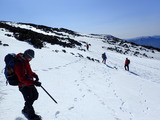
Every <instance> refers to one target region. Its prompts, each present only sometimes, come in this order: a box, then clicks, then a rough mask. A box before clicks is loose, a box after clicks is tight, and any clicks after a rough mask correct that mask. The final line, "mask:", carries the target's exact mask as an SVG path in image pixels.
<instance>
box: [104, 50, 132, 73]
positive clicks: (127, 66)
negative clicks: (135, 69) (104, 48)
mask: <svg viewBox="0 0 160 120" xmlns="http://www.w3.org/2000/svg"><path fill="white" fill-rule="evenodd" d="M106 60H107V56H106V53H105V52H104V53H103V54H102V63H104V64H106ZM129 64H130V60H129V59H128V58H126V60H125V62H124V68H125V70H127V71H129Z"/></svg>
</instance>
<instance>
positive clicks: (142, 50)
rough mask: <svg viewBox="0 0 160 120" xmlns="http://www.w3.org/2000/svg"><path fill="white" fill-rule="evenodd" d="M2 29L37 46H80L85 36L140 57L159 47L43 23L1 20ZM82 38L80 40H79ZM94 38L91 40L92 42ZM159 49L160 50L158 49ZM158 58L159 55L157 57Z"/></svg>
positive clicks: (105, 45)
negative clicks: (52, 26)
mask: <svg viewBox="0 0 160 120" xmlns="http://www.w3.org/2000/svg"><path fill="white" fill-rule="evenodd" d="M0 28H1V30H3V29H4V30H6V31H10V33H8V34H6V35H8V36H9V37H14V38H16V39H17V40H20V41H26V42H28V43H30V44H32V45H33V46H34V47H36V48H42V47H45V43H46V42H48V43H51V44H52V45H54V44H58V45H61V46H63V47H71V48H73V47H77V48H78V47H79V46H85V45H86V42H85V41H83V39H85V38H94V40H101V41H102V42H103V43H105V44H103V46H102V48H103V49H104V50H109V51H114V52H118V53H121V54H126V55H127V54H129V55H134V56H139V57H149V58H155V56H157V55H155V54H156V53H157V52H158V51H159V49H154V48H147V47H143V46H140V45H136V44H133V43H129V42H127V41H124V40H122V39H119V38H116V37H114V36H112V35H104V34H90V35H87V34H80V33H77V32H74V31H72V30H68V29H64V28H51V27H47V26H43V25H35V24H26V23H14V22H3V21H2V22H0ZM79 39H80V40H79ZM92 42H93V40H91V41H89V42H88V43H89V44H92ZM157 50H158V51H157ZM156 58H157V57H156Z"/></svg>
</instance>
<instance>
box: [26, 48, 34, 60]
mask: <svg viewBox="0 0 160 120" xmlns="http://www.w3.org/2000/svg"><path fill="white" fill-rule="evenodd" d="M24 56H25V57H26V58H30V59H32V58H34V51H33V50H31V49H28V50H26V51H25V52H24Z"/></svg>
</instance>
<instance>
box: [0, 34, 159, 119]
mask: <svg viewBox="0 0 160 120" xmlns="http://www.w3.org/2000/svg"><path fill="white" fill-rule="evenodd" d="M3 32H4V31H3ZM3 32H2V31H1V32H0V40H1V41H2V43H7V44H9V47H4V46H2V45H0V63H1V64H0V69H1V72H0V120H26V118H25V117H24V116H23V115H22V114H21V110H22V108H23V105H24V100H23V97H22V95H21V93H20V92H19V90H18V87H14V86H9V85H8V86H6V84H5V81H6V80H5V77H4V74H3V68H4V66H5V64H4V56H5V55H6V54H8V53H19V52H24V51H25V50H26V49H29V48H30V49H34V50H35V58H34V59H33V60H32V61H31V62H30V63H31V67H32V69H33V71H34V72H36V73H37V74H38V75H39V78H40V81H41V82H42V85H43V87H44V88H45V89H46V90H47V91H48V92H49V93H50V94H51V95H52V96H53V98H55V100H56V101H57V102H58V104H55V103H54V102H53V101H52V99H50V98H49V96H48V95H47V94H46V93H45V92H44V91H43V90H42V89H41V88H40V87H37V89H38V91H39V99H38V100H37V101H35V103H34V108H35V111H36V113H38V114H40V115H41V116H42V118H43V120H160V116H159V114H160V93H159V91H160V72H159V71H160V61H159V60H158V59H147V58H139V57H134V56H126V55H122V54H118V53H115V52H110V51H104V49H102V45H103V44H104V43H102V42H101V41H99V40H95V39H94V38H83V41H86V42H89V43H91V40H92V45H91V46H90V50H89V51H86V52H84V51H80V50H77V49H76V48H74V49H73V48H72V49H71V48H63V47H61V46H57V45H50V44H47V45H46V48H43V49H35V48H33V47H32V46H31V45H29V44H28V43H26V42H21V41H17V40H15V39H14V38H12V37H10V38H8V37H7V36H5V35H4V33H3ZM75 39H79V40H81V39H82V38H80V37H79V38H75ZM93 40H94V42H93ZM64 49H65V50H66V53H64V52H62V50H64ZM55 50H59V52H58V53H56V52H54V51H55ZM103 52H106V54H107V57H108V59H107V65H104V64H102V63H98V62H93V61H91V60H88V59H87V58H86V57H87V56H90V57H93V58H95V59H98V60H100V61H101V54H102V53H103ZM71 53H74V54H71ZM78 53H80V54H82V55H83V56H84V57H83V58H81V57H78ZM157 55H160V54H159V53H157ZM126 57H128V58H129V59H130V60H131V64H130V71H129V72H128V71H125V70H124V60H125V58H126ZM115 68H117V69H115Z"/></svg>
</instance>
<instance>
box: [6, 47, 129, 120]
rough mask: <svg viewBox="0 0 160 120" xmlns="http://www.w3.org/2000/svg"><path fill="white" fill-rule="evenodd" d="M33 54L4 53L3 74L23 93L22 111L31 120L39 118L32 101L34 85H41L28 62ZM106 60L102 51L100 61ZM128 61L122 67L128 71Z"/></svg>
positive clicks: (26, 52)
mask: <svg viewBox="0 0 160 120" xmlns="http://www.w3.org/2000/svg"><path fill="white" fill-rule="evenodd" d="M88 49H89V44H87V50H88ZM34 56H35V53H34V51H33V50H32V49H28V50H26V51H24V53H19V54H17V55H16V54H14V55H13V54H12V55H9V54H8V55H6V56H5V63H6V67H5V76H6V78H7V81H8V82H9V84H10V85H17V86H18V87H19V91H20V92H21V93H22V95H23V98H24V101H25V103H24V108H23V109H22V113H23V114H25V115H27V117H28V118H29V119H31V120H41V116H40V115H37V114H36V113H35V110H34V108H33V103H34V101H35V100H37V99H38V91H37V89H36V87H35V86H38V87H42V86H41V82H39V78H38V75H37V74H36V73H34V72H33V71H32V69H31V67H30V64H29V62H30V61H31V60H32V59H33V58H34ZM11 59H12V60H11ZM106 60H107V56H106V53H103V54H102V63H104V64H106ZM11 63H12V64H11ZM129 63H130V60H129V59H128V58H126V60H125V65H124V68H125V70H127V71H129ZM13 64H14V66H13ZM12 67H13V68H12ZM16 79H17V81H18V82H17V81H16V83H15V80H16ZM13 81H14V82H13Z"/></svg>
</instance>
